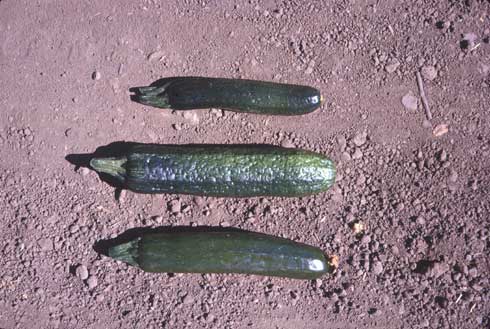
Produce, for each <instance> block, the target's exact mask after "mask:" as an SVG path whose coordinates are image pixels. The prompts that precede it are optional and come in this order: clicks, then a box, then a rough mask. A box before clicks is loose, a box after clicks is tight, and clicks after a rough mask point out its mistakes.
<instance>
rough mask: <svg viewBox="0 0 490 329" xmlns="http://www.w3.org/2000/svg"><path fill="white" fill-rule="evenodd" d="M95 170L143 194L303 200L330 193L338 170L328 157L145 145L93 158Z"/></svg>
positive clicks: (253, 149)
mask: <svg viewBox="0 0 490 329" xmlns="http://www.w3.org/2000/svg"><path fill="white" fill-rule="evenodd" d="M90 164H91V166H92V168H94V169H95V170H97V171H99V172H104V173H107V174H109V175H112V176H113V177H115V178H117V179H119V181H120V182H121V183H122V185H123V186H124V187H125V188H127V189H129V190H132V191H134V192H139V193H181V194H194V195H207V196H222V197H252V196H285V197H298V196H305V195H310V194H315V193H319V192H322V191H325V190H327V189H328V188H329V187H330V186H331V185H332V184H333V183H334V181H335V165H334V163H333V162H332V161H331V160H329V159H328V158H327V157H325V156H323V155H321V154H318V153H313V152H309V151H305V150H300V149H290V148H281V147H275V146H269V145H267V146H262V145H260V146H248V145H246V146H228V145H214V146H180V145H170V146H169V145H153V144H140V145H136V146H134V147H132V148H131V149H130V150H129V152H127V154H126V156H124V157H120V158H94V159H92V161H91V162H90Z"/></svg>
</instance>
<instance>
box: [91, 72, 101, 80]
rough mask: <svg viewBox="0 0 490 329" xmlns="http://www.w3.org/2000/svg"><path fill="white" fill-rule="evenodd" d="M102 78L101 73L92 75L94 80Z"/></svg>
mask: <svg viewBox="0 0 490 329" xmlns="http://www.w3.org/2000/svg"><path fill="white" fill-rule="evenodd" d="M101 77H102V75H101V74H100V72H99V71H94V72H93V73H92V80H100V78H101Z"/></svg>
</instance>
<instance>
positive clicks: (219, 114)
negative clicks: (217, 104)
mask: <svg viewBox="0 0 490 329" xmlns="http://www.w3.org/2000/svg"><path fill="white" fill-rule="evenodd" d="M209 113H211V114H213V115H214V116H215V117H217V118H221V117H222V116H223V110H220V109H211V111H209Z"/></svg>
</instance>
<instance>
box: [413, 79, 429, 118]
mask: <svg viewBox="0 0 490 329" xmlns="http://www.w3.org/2000/svg"><path fill="white" fill-rule="evenodd" d="M416 75H417V85H418V86H419V93H420V98H421V99H422V104H423V105H424V109H425V116H426V117H427V120H432V113H431V112H430V107H429V102H427V97H426V96H425V91H424V83H423V82H422V76H421V75H420V72H419V71H417V73H416Z"/></svg>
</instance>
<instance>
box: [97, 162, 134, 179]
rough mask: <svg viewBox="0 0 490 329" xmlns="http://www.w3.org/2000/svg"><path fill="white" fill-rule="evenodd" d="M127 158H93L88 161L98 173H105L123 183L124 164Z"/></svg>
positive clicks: (124, 174)
mask: <svg viewBox="0 0 490 329" xmlns="http://www.w3.org/2000/svg"><path fill="white" fill-rule="evenodd" d="M126 162H127V158H126V157H122V158H93V159H92V160H90V166H91V167H92V168H93V169H94V170H95V171H97V172H99V173H105V174H108V175H111V176H112V177H115V178H117V179H119V180H121V181H124V178H125V177H126V168H124V164H126Z"/></svg>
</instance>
